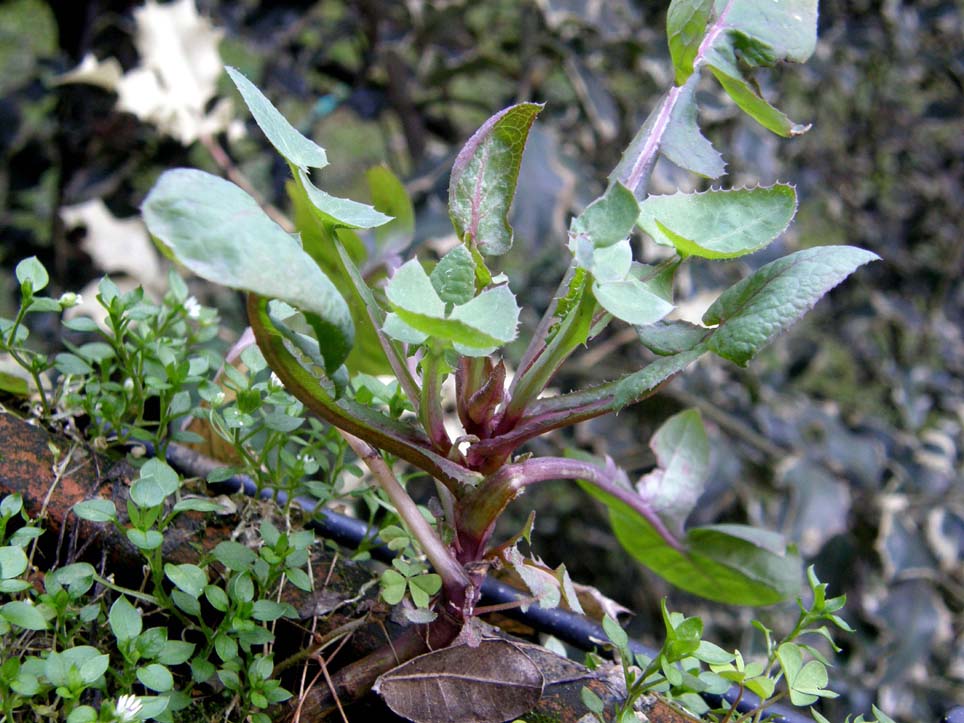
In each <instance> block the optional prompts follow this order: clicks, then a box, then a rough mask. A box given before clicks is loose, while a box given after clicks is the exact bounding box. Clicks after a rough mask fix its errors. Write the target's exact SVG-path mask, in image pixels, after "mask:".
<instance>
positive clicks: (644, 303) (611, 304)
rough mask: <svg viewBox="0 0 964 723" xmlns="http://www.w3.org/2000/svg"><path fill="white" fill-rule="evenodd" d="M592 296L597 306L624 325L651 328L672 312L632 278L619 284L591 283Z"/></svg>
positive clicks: (640, 282)
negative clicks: (651, 325)
mask: <svg viewBox="0 0 964 723" xmlns="http://www.w3.org/2000/svg"><path fill="white" fill-rule="evenodd" d="M592 293H593V296H595V297H596V301H598V302H599V305H600V306H602V307H603V308H604V309H605V310H606V311H608V312H609V313H610V314H612V315H613V316H615V317H616V318H617V319H622V320H623V321H625V322H626V323H627V324H636V325H639V326H645V325H647V324H654V323H656V322H657V321H659V320H660V319H662V318H663V317H664V316H666V315H667V314H668V313H669V312H671V311H672V310H673V308H674V307H673V305H672V304H671V303H669V302H668V301H666V300H665V299H663V298H662V297H660V296H657V295H656V294H655V293H653V292H652V291H651V290H650V289H649V287H648V286H647V285H646V284H645V283H643V282H642V281H640V280H639V279H637V278H635V277H633V276H629V277H627V278H626V279H624V280H622V281H593V285H592Z"/></svg>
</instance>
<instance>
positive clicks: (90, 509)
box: [73, 499, 117, 522]
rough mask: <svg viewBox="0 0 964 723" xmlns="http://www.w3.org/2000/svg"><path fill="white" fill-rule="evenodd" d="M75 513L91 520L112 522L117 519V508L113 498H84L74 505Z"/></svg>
mask: <svg viewBox="0 0 964 723" xmlns="http://www.w3.org/2000/svg"><path fill="white" fill-rule="evenodd" d="M73 510H74V514H75V515H77V516H78V517H79V518H80V519H82V520H88V521H90V522H111V521H112V520H116V519H117V508H116V507H114V502H113V501H112V500H102V499H95V500H84V501H83V502H78V503H77V504H76V505H74V507H73Z"/></svg>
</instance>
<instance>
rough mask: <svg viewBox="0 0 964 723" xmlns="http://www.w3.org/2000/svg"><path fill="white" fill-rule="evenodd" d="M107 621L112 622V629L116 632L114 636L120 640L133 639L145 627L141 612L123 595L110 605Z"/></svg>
mask: <svg viewBox="0 0 964 723" xmlns="http://www.w3.org/2000/svg"><path fill="white" fill-rule="evenodd" d="M107 622H108V623H110V629H111V630H112V631H113V632H114V637H115V638H117V640H118V641H120V642H122V641H124V640H133V639H134V638H136V637H137V636H138V635H140V634H141V630H142V629H143V627H144V623H143V621H142V620H141V614H140V613H139V612H138V611H137V608H135V607H134V606H133V605H131V604H130V603H129V602H128V601H127V598H126V597H124V596H123V595H121V596H120V597H119V598H117V600H115V601H114V604H113V605H111V606H110V612H109V613H108V614H107Z"/></svg>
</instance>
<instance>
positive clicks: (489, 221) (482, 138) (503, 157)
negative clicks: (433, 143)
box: [449, 103, 542, 256]
mask: <svg viewBox="0 0 964 723" xmlns="http://www.w3.org/2000/svg"><path fill="white" fill-rule="evenodd" d="M540 110H542V106H541V105H538V104H536V103H519V104H518V105H514V106H511V107H509V108H506V109H505V110H502V111H500V112H499V113H496V114H495V115H494V116H492V117H491V118H490V119H489V120H487V121H486V122H485V123H484V124H483V125H482V127H481V128H479V130H477V131H476V132H475V134H474V135H473V136H472V137H471V138H470V139H469V140H468V142H467V143H466V144H465V146H464V147H463V148H462V150H461V151H460V152H459V155H458V156H457V157H456V159H455V163H454V165H453V167H452V177H451V181H450V182H449V214H450V216H451V217H452V224H453V225H454V226H455V230H456V232H457V233H458V235H459V237H460V238H461V239H462V240H463V241H465V242H466V243H469V244H471V245H472V246H474V247H475V248H477V249H478V250H479V251H480V252H482V253H483V254H490V255H494V256H501V255H502V254H504V253H506V252H507V251H508V250H509V249H510V248H512V227H511V226H510V225H509V207H510V206H511V205H512V198H513V196H514V195H515V188H516V182H517V181H518V178H519V167H520V165H521V163H522V152H523V150H524V149H525V144H526V139H527V138H528V136H529V129H530V128H531V127H532V122H533V121H534V120H535V117H536V115H537V114H538V113H539V111H540Z"/></svg>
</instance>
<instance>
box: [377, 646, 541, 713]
mask: <svg viewBox="0 0 964 723" xmlns="http://www.w3.org/2000/svg"><path fill="white" fill-rule="evenodd" d="M542 687H543V678H542V673H540V672H539V668H538V667H536V665H535V663H533V662H532V660H530V659H529V656H527V655H526V654H525V653H524V652H522V650H520V649H519V648H518V647H517V646H515V645H513V644H512V643H510V642H508V641H505V640H498V639H495V640H492V639H486V640H482V642H481V643H480V644H479V645H478V646H477V647H470V646H468V645H455V646H452V647H448V648H442V649H441V650H436V651H434V652H431V653H426V654H425V655H420V656H418V657H417V658H413V659H412V660H409V661H408V662H407V663H403V664H402V665H400V666H398V667H397V668H394V669H392V670H390V671H389V672H387V673H385V674H384V675H382V676H381V677H380V678H379V679H378V680H377V681H375V686H374V690H375V692H376V693H378V694H379V695H380V696H381V697H382V698H384V699H385V702H386V703H387V704H388V707H389V708H391V709H392V710H393V711H395V712H396V713H397V714H398V715H400V716H403V717H405V718H407V719H408V720H411V721H414V722H415V723H449V722H450V721H463V722H464V723H501V721H505V720H511V719H513V718H515V717H516V716H519V715H522V714H523V713H526V712H528V711H530V710H532V708H534V707H535V705H536V703H538V702H539V698H540V697H541V696H542Z"/></svg>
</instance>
